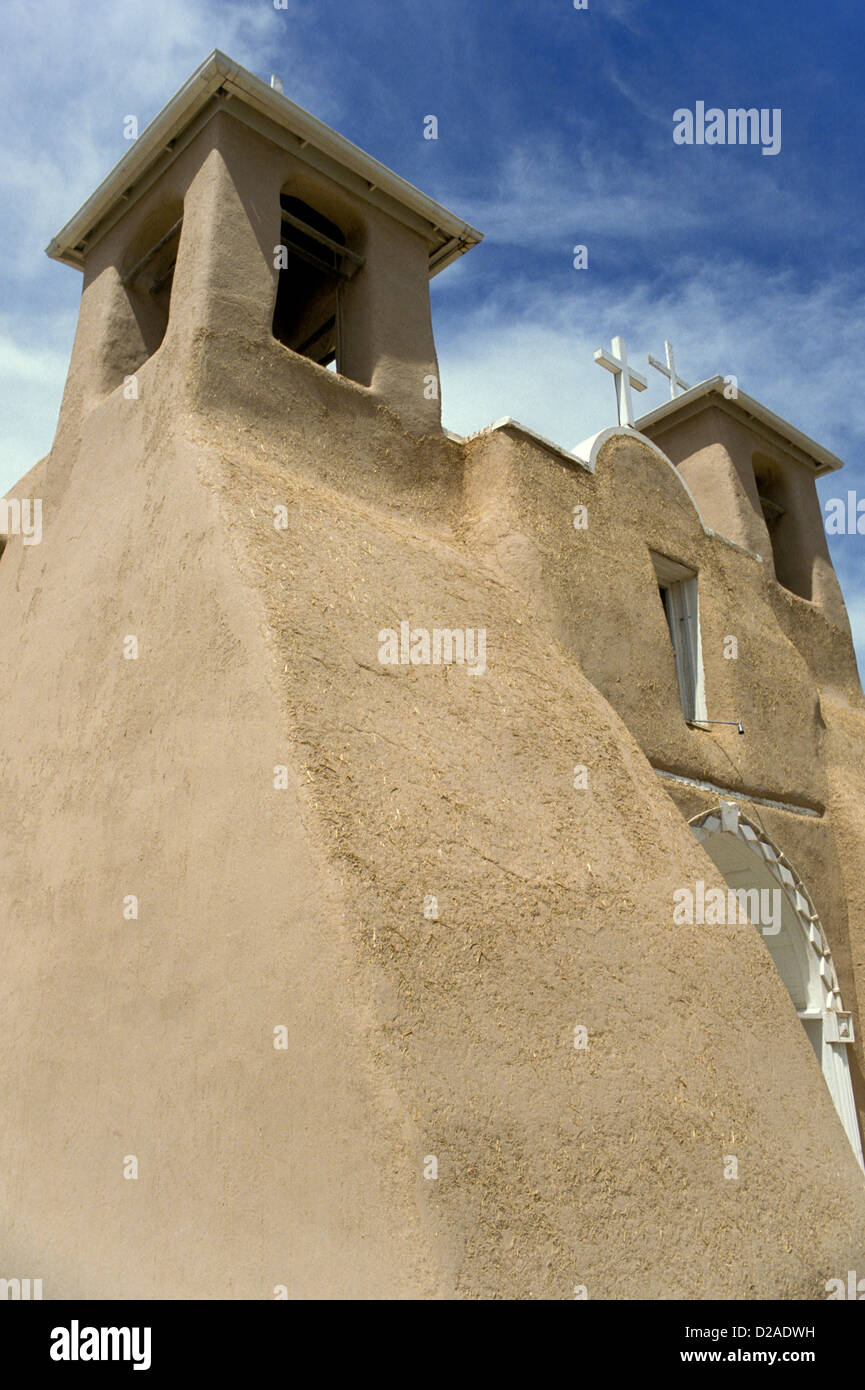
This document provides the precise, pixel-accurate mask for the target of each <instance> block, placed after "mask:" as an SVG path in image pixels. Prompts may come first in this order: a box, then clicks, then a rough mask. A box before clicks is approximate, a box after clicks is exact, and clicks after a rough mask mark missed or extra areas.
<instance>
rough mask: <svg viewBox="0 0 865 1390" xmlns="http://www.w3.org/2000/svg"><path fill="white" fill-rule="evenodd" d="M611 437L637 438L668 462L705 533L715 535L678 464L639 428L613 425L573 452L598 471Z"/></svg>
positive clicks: (590, 469) (590, 438)
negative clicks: (601, 455) (677, 466)
mask: <svg viewBox="0 0 865 1390" xmlns="http://www.w3.org/2000/svg"><path fill="white" fill-rule="evenodd" d="M609 439H632V440H636V441H637V442H638V443H640V444H643V445H645V447H646V448H647V449H648V450H649V451H650V452H651V453H653V454H655V455H656V456H657V457H658V458H659V459H661V461H662V462H663V463H665V464H666V466H667V468H669V469H670V470H671V472H673V473H674V474H675V477H676V481H677V482H678V483H679V486H680V487H681V488H682V490H683V491H684V492H685V493H686V494H687V497H688V501H689V502H690V503H691V506H692V507H693V508H694V511H695V512H696V513H697V520H698V521H699V523H700V526H701V528H702V530H703V531H704V533H705V534H706V535H707V536H711V535H714V532H713V531H710V530H709V528H708V526H707V525H706V523H705V522H704V520H703V518H702V516H701V515H700V508H699V507H698V506H697V502H696V499H695V497H694V494H693V493H692V491H691V489H690V488H689V487H688V484H687V483H686V482H685V480H684V478H683V477H682V475H681V473H680V472H679V470H678V469H677V468H676V465H675V464H674V463H673V462H672V461H671V460H670V459H668V458H667V455H666V454H665V453H663V452H662V450H661V449H659V448H658V446H657V444H653V443H652V441H651V439H649V438H647V436H646V435H645V434H640V432H639V430H632V429H629V428H627V427H626V426H624V425H612V426H611V427H610V428H609V429H605V430H599V431H598V433H597V434H592V435H590V436H589V438H588V439H584V440H583V442H582V443H581V444H576V445H575V446H574V448H573V449H572V451H571V452H572V453H573V455H574V457H575V458H577V459H579V461H580V463H582V464H583V465H584V466H585V467H586V468H587V469H588V470H589V472H590V473H595V472H597V464H598V459H599V457H600V454H601V450H602V449H603V447H604V445H605V444H606V443H607V441H608V440H609Z"/></svg>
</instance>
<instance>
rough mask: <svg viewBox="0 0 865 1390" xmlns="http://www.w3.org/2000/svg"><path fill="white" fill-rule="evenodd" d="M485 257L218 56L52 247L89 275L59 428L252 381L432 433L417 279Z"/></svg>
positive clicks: (431, 210)
mask: <svg viewBox="0 0 865 1390" xmlns="http://www.w3.org/2000/svg"><path fill="white" fill-rule="evenodd" d="M479 240H480V233H479V232H477V231H475V230H474V229H473V228H472V227H470V226H468V225H467V224H466V223H464V222H463V221H461V220H460V219H459V218H457V217H455V216H454V215H453V214H452V213H450V212H448V211H447V210H446V209H445V208H443V207H440V206H439V205H438V204H437V203H434V202H433V201H432V200H431V199H430V198H427V197H426V196H425V195H424V194H423V193H421V192H419V190H418V189H416V188H414V187H412V185H410V184H408V183H406V182H405V181H404V180H403V179H401V178H399V177H398V176H397V175H395V174H393V173H392V172H391V171H390V170H389V169H386V168H385V167H384V166H383V165H382V164H379V163H378V162H377V161H376V160H374V159H372V158H371V157H370V156H369V155H367V154H365V153H364V152H363V151H362V150H360V149H358V148H357V146H355V145H353V144H351V143H350V142H349V141H348V140H345V139H344V138H343V137H342V136H340V135H338V134H336V132H334V131H333V130H331V129H330V128H329V127H327V126H325V125H324V124H322V123H321V122H320V121H318V120H316V119H315V118H314V117H313V116H311V115H310V114H309V113H308V112H306V111H304V110H302V109H301V108H300V107H298V106H296V105H295V104H294V103H293V102H291V101H290V100H288V98H287V97H285V96H283V95H282V93H281V92H278V91H276V90H274V89H272V88H271V87H269V86H268V85H267V84H266V83H264V82H262V81H261V80H260V79H259V78H257V77H255V76H253V75H252V74H251V73H249V72H247V71H245V70H244V69H243V68H240V67H238V65H237V64H236V63H233V62H232V61H231V60H230V59H229V58H227V57H226V56H225V55H224V54H222V53H219V52H218V51H215V52H213V53H212V54H211V55H210V57H209V58H207V59H206V61H205V62H204V63H202V65H201V67H199V69H198V70H197V71H196V72H195V73H193V75H192V77H190V78H189V80H188V81H187V82H186V83H185V84H184V86H183V87H181V89H180V90H179V91H178V92H177V93H176V95H175V96H174V97H172V99H171V100H170V101H169V103H168V105H167V106H165V107H164V108H163V110H162V111H161V112H160V113H159V115H158V116H157V117H156V118H155V120H154V121H153V122H152V123H151V124H150V125H149V126H148V127H147V129H146V130H145V131H144V132H143V133H142V135H141V136H140V137H139V139H138V140H137V141H136V143H135V144H134V145H133V147H132V148H131V149H130V150H129V152H128V153H127V154H126V155H125V156H124V158H123V159H122V160H121V161H120V162H119V164H118V165H117V166H116V167H115V168H114V170H113V171H112V172H111V174H109V176H108V177H107V178H106V179H105V181H104V182H103V183H102V184H101V185H100V187H99V188H98V189H97V190H96V192H95V193H94V194H93V195H92V196H91V197H90V198H89V199H88V200H87V202H86V203H85V204H84V206H83V207H82V208H81V209H80V210H79V211H78V212H77V213H76V214H75V216H74V217H73V218H72V219H71V220H70V221H69V222H68V223H67V225H66V226H65V227H64V228H63V230H62V231H61V232H59V233H58V235H57V236H56V237H55V239H54V240H53V241H52V242H51V244H50V246H49V247H48V248H47V251H48V254H49V255H50V256H52V257H54V258H55V259H58V260H62V261H64V262H65V263H66V264H68V265H74V266H77V267H79V268H81V269H82V270H83V272H84V292H83V300H82V305H81V311H80V316H79V324H78V331H77V335H76V341H75V348H74V352H73V357H72V363H71V368H70V373H69V379H68V382H67V388H66V393H65V397H64V404H63V411H62V413H61V429H62V428H64V426H66V425H68V424H69V423H70V420H74V419H76V418H79V417H80V415H81V412H85V413H87V412H89V411H90V410H92V409H94V408H96V407H98V406H99V405H100V403H101V402H103V401H104V400H105V399H106V398H107V397H109V396H111V395H112V394H113V393H114V392H117V391H125V392H126V393H127V394H135V393H141V392H143V391H145V390H147V391H148V392H150V393H152V392H153V391H154V390H155V389H161V388H162V387H164V388H165V389H168V390H172V389H173V390H174V392H175V395H176V394H177V391H178V390H179V389H180V385H179V384H180V383H181V382H182V381H187V382H189V383H190V386H191V389H192V391H193V394H195V393H196V392H200V393H203V395H204V396H205V397H208V398H210V399H213V398H215V397H219V398H220V399H230V398H231V397H232V396H233V394H234V393H236V392H237V391H238V390H239V389H240V383H241V382H242V381H243V380H244V378H245V377H247V376H248V369H249V367H250V365H252V368H253V372H254V375H255V376H256V378H257V379H258V380H259V381H262V380H267V382H268V386H269V389H270V390H271V391H276V392H277V393H278V391H279V382H280V380H283V379H286V378H287V377H288V376H290V375H291V374H292V373H294V374H295V375H296V373H297V371H298V370H299V369H303V370H306V371H307V372H308V373H309V367H310V366H312V367H313V368H315V369H316V370H321V369H327V368H330V369H331V374H332V375H333V373H334V372H335V374H336V376H337V379H338V380H339V382H340V383H341V384H343V385H345V386H348V387H350V388H351V389H354V390H360V392H362V393H363V394H365V395H367V396H368V397H370V398H371V399H372V400H373V401H374V402H375V403H376V404H380V405H382V406H385V407H386V408H387V409H389V410H390V411H391V412H393V413H394V414H395V415H396V416H397V417H398V418H399V419H400V421H401V423H402V424H403V426H404V427H406V428H407V429H408V430H409V431H410V432H411V433H415V434H425V433H429V432H430V431H438V430H439V429H440V392H439V383H438V368H437V362H436V352H435V345H434V342H433V334H432V326H431V321H430V302H429V279H430V277H431V276H432V275H435V274H437V273H438V272H439V271H440V270H442V269H444V268H445V266H447V265H449V264H450V263H451V262H452V261H453V260H455V259H456V258H457V257H458V256H460V255H462V253H463V252H464V251H466V250H468V249H469V248H470V247H471V246H473V245H475V244H476V243H477V242H478V241H479ZM301 359H303V361H301ZM179 364H182V369H180V370H179V369H178V368H179ZM193 364H194V367H193V370H191V371H190V367H192V366H193ZM306 380H307V382H308V383H310V390H311V392H312V394H313V396H315V395H316V394H317V392H318V391H320V390H321V389H324V390H326V389H327V388H326V387H321V385H320V384H318V385H317V384H316V383H315V371H313V372H312V373H311V374H308V375H307V378H306ZM157 383H159V387H157ZM172 383H173V385H172Z"/></svg>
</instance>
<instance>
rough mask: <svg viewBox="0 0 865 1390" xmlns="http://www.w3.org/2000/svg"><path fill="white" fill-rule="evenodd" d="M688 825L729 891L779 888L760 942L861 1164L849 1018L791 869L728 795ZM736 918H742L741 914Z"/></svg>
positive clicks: (812, 914) (809, 906)
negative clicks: (775, 920) (769, 927)
mask: <svg viewBox="0 0 865 1390" xmlns="http://www.w3.org/2000/svg"><path fill="white" fill-rule="evenodd" d="M690 826H691V829H692V830H693V832H694V834H695V835H696V837H697V839H698V840H699V841H700V843H701V844H702V846H703V849H704V850H705V851H706V853H707V854H708V855H709V858H710V859H711V860H712V861H713V862H714V863H715V865H716V866H717V868H718V870H719V871H720V873H721V874H722V875H723V877H724V879H725V880H726V882H727V883H728V884H729V886H730V887H731V888H733V889H737V890H738V889H760V890H762V889H776V888H780V889H781V926H780V930H779V931H777V932H776V933H774V934H770V933H767V932H763V933H762V936H763V940H764V942H765V943H766V946H767V948H768V950H769V953H770V955H771V957H772V959H773V961H774V962H775V965H776V966H777V968H778V973H779V975H780V976H781V979H782V980H783V981H784V984H785V985H786V986H787V990H788V992H789V995H790V998H791V999H792V1001H793V1003H794V1005H795V1007H796V1012H797V1014H798V1015H799V1018H800V1019H801V1021H802V1025H803V1027H804V1029H805V1032H806V1033H807V1034H808V1038H809V1040H810V1042H811V1046H812V1047H813V1049H814V1052H815V1054H816V1056H817V1061H818V1062H819V1063H820V1067H821V1069H822V1072H823V1076H824V1078H825V1081H826V1085H827V1086H828V1087H829V1092H830V1094H831V1096H832V1099H833V1101H834V1102H835V1109H836V1110H837V1111H838V1115H839V1117H840V1120H841V1123H842V1124H843V1126H844V1129H845V1130H846V1133H847V1137H848V1139H849V1140H850V1143H851V1145H852V1148H853V1152H854V1153H855V1155H856V1158H857V1160H858V1162H859V1166H860V1167H865V1165H863V1161H862V1141H861V1138H860V1135H859V1121H858V1117H857V1114H856V1105H855V1102H854V1099H853V1085H852V1082H851V1080H850V1065H849V1062H848V1060H847V1047H848V1046H849V1044H850V1043H852V1041H853V1022H852V1019H851V1017H850V1014H848V1013H845V1012H844V1008H843V1006H842V1003H841V992H840V990H839V988H838V977H837V975H836V974H835V966H834V964H833V963H832V953H831V951H830V950H829V943H828V941H827V940H826V936H825V933H824V931H823V928H822V926H821V924H820V918H819V917H818V915H817V913H816V911H815V909H814V904H813V903H812V902H811V899H810V897H809V896H808V893H807V891H806V889H805V887H804V885H803V884H802V882H801V880H800V878H799V876H798V875H797V873H796V871H795V869H793V868H792V866H791V865H790V863H789V861H788V860H787V859H786V858H785V856H784V855H783V854H782V853H781V851H780V850H779V849H778V847H777V845H775V844H773V843H772V841H771V840H770V839H769V837H768V835H766V834H765V832H764V831H762V830H761V829H760V828H759V826H756V825H754V824H753V822H752V821H749V820H748V818H747V817H746V816H743V815H742V814H741V812H740V811H739V808H738V806H737V805H736V803H735V802H732V801H722V802H721V803H720V805H719V806H718V807H717V808H716V809H715V810H713V811H707V812H705V813H704V814H703V815H700V816H695V817H694V819H693V820H692V821H690ZM740 920H741V918H740Z"/></svg>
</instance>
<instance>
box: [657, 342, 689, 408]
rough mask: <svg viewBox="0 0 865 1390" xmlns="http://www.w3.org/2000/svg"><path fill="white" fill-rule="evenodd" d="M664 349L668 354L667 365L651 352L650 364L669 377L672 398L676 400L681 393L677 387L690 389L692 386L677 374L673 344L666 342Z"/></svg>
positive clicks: (685, 389)
mask: <svg viewBox="0 0 865 1390" xmlns="http://www.w3.org/2000/svg"><path fill="white" fill-rule="evenodd" d="M664 351H665V353H666V355H667V365H666V367H665V366H664V364H663V362H659V361H658V359H657V357H653V356H652V354H651V353H649V366H650V367H654V368H655V371H657V372H663V374H664V376H665V377H667V378H668V379H669V382H670V399H671V400H675V399H676V397H677V396H678V394H679V392H678V389H677V388H678V387H679V386H681V388H682V390H683V391H690V389H691V388H690V386H689V385H688V383H687V381H683V380H682V378H681V377H680V376H677V375H676V362H675V358H674V357H673V344H672V343H664Z"/></svg>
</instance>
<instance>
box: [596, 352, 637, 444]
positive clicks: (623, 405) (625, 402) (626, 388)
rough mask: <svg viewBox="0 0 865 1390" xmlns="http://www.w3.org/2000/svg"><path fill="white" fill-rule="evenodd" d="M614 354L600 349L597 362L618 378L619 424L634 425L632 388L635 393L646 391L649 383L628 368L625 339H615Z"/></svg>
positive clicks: (597, 353)
mask: <svg viewBox="0 0 865 1390" xmlns="http://www.w3.org/2000/svg"><path fill="white" fill-rule="evenodd" d="M612 347H613V351H612V353H609V352H607V350H606V348H598V350H597V351H596V353H595V361H596V362H597V363H598V365H599V366H601V367H606V369H607V371H608V372H612V373H613V376H614V377H615V378H616V401H617V402H618V406H619V424H620V425H633V423H634V407H633V405H632V404H631V387H632V386H633V388H634V390H635V391H645V389H646V387H647V386H648V384H649V383H648V382H647V381H646V378H645V377H644V376H640V374H639V372H635V371H634V370H633V368H632V367H629V366H628V354H627V353H626V351H625V340H624V338H614V339H613V343H612Z"/></svg>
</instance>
